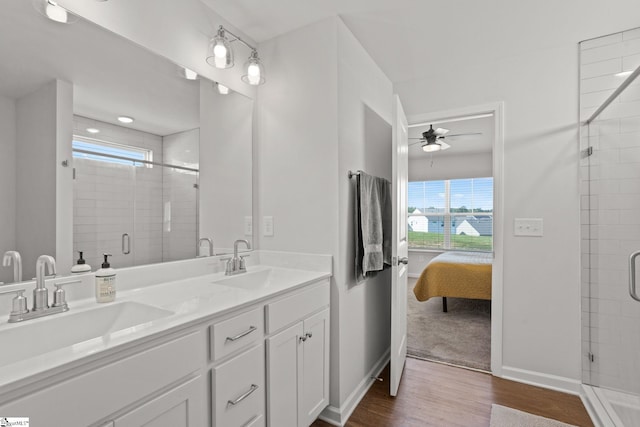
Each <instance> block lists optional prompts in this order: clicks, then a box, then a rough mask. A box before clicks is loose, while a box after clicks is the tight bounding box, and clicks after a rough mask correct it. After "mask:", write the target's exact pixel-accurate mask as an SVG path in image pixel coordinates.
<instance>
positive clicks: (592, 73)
mask: <svg viewBox="0 0 640 427" xmlns="http://www.w3.org/2000/svg"><path fill="white" fill-rule="evenodd" d="M580 57H581V64H580V79H581V80H580V116H581V122H583V123H584V121H585V120H587V119H588V118H589V117H590V116H591V115H592V114H593V113H594V112H595V110H596V109H597V108H598V107H599V106H600V105H601V104H602V103H603V102H604V101H605V100H606V99H607V98H608V97H609V96H610V95H611V94H612V93H613V92H614V91H615V89H616V88H618V87H619V86H620V84H621V83H622V82H623V81H624V80H625V78H626V76H624V75H617V74H619V73H621V72H623V71H632V70H635V68H636V67H638V66H639V65H640V29H636V30H631V31H626V32H622V33H617V34H613V35H609V36H606V37H601V38H597V39H592V40H588V41H585V42H582V43H581V44H580ZM588 147H592V149H593V154H592V155H590V156H587V154H586V153H585V152H584V150H586V149H587V148H588ZM580 148H581V153H582V159H581V184H582V203H581V224H582V244H581V247H582V297H583V298H582V314H583V333H582V342H583V346H582V348H583V356H584V357H583V381H584V382H585V383H588V384H592V385H597V386H600V387H606V388H611V389H617V390H621V391H625V392H631V393H636V394H637V393H640V356H639V355H640V303H638V302H635V301H633V300H632V299H631V297H630V296H629V293H628V258H629V254H630V253H632V252H633V251H635V250H639V249H640V81H638V80H636V81H635V82H634V83H633V84H632V85H631V86H629V87H628V88H627V89H626V90H625V91H624V92H623V93H622V94H621V95H620V96H619V97H618V98H617V99H616V100H615V101H614V102H613V103H612V104H611V105H610V106H609V107H608V108H607V109H605V110H604V111H603V112H602V114H601V115H600V116H598V118H597V119H596V120H595V121H593V122H592V123H591V124H590V125H584V126H582V127H581V147H580ZM589 353H591V354H593V361H590V360H589Z"/></svg>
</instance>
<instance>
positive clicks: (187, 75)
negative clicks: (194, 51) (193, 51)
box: [184, 68, 198, 80]
mask: <svg viewBox="0 0 640 427" xmlns="http://www.w3.org/2000/svg"><path fill="white" fill-rule="evenodd" d="M184 78H185V79H187V80H195V79H197V78H198V73H196V72H195V71H193V70H190V69H188V68H185V69H184Z"/></svg>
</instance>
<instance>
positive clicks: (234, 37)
mask: <svg viewBox="0 0 640 427" xmlns="http://www.w3.org/2000/svg"><path fill="white" fill-rule="evenodd" d="M221 33H222V35H224V34H229V35H231V36H232V37H233V39H232V40H229V43H231V42H235V41H239V42H240V43H242V44H243V45H245V46H246V47H248V48H249V49H251V50H252V51H254V52H255V51H257V49H256V48H255V47H253V46H251V45H250V44H249V43H247V42H246V41H244V40H242V38H240V37H239V36H237V35H235V34H233V33H232V32H231V31H229V30H227V29H226V28H224V27H223V26H222V25H220V28H218V35H221Z"/></svg>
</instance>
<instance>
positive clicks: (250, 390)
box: [227, 384, 258, 407]
mask: <svg viewBox="0 0 640 427" xmlns="http://www.w3.org/2000/svg"><path fill="white" fill-rule="evenodd" d="M257 389H258V386H257V385H255V384H251V388H250V389H249V391H247V392H246V393H245V394H243V395H242V396H240V397H238V398H237V399H236V400H229V401H227V407H228V406H235V405H237V404H238V403H240V402H242V401H243V400H245V399H246V398H247V397H249V396H250V395H251V393H253V392H254V391H256V390H257Z"/></svg>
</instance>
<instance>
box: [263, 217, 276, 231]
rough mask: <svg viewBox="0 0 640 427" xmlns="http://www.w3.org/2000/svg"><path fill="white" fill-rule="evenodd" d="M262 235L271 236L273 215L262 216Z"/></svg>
mask: <svg viewBox="0 0 640 427" xmlns="http://www.w3.org/2000/svg"><path fill="white" fill-rule="evenodd" d="M262 235H263V236H273V217H272V216H263V217H262Z"/></svg>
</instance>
